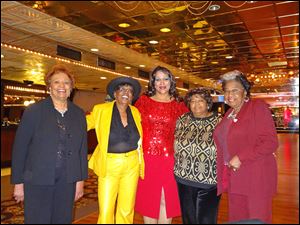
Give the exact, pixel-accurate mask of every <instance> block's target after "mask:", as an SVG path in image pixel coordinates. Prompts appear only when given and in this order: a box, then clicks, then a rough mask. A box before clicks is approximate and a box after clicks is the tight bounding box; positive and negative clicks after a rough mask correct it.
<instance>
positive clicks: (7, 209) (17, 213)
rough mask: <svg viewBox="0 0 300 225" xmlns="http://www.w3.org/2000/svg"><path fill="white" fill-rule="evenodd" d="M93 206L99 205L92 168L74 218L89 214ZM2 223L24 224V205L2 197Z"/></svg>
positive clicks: (76, 206)
mask: <svg viewBox="0 0 300 225" xmlns="http://www.w3.org/2000/svg"><path fill="white" fill-rule="evenodd" d="M2 188H3V187H2ZM91 206H92V207H93V208H95V207H97V176H96V175H95V174H94V173H93V172H92V171H91V170H90V171H89V178H88V179H87V180H86V181H85V186H84V196H83V197H82V198H81V199H80V200H79V201H77V202H76V203H75V207H74V219H79V218H80V217H82V216H84V215H87V214H89V213H90V212H88V211H89V210H91V209H90V208H91ZM1 224H24V210H23V207H22V206H21V204H17V203H16V201H15V200H14V199H13V198H10V199H3V200H2V199H1Z"/></svg>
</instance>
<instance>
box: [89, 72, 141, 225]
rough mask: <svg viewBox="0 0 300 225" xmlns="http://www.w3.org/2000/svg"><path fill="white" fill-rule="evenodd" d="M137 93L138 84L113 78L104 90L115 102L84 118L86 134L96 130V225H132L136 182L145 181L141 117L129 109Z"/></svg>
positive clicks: (93, 158) (93, 165)
mask: <svg viewBox="0 0 300 225" xmlns="http://www.w3.org/2000/svg"><path fill="white" fill-rule="evenodd" d="M140 91H141V86H140V84H139V82H138V81H137V80H134V79H132V78H129V77H120V78H116V79H114V80H112V81H111V82H110V83H109V84H108V86H107V92H108V94H109V95H110V97H111V98H113V99H115V100H114V101H112V102H108V103H103V104H99V105H95V106H94V108H93V110H92V112H91V114H89V115H87V125H88V130H90V129H95V131H96V136H97V140H98V145H97V147H96V149H95V151H94V153H93V154H92V156H91V159H90V160H89V168H91V169H92V170H94V172H95V174H96V175H97V176H98V201H99V217H98V222H97V223H98V224H99V223H100V224H113V223H117V224H132V223H133V216H134V204H135V195H136V189H137V183H138V178H139V176H140V177H141V178H142V179H143V178H144V158H143V155H142V153H143V151H142V149H141V143H142V126H141V117H140V113H139V111H138V110H137V108H135V107H134V106H132V105H131V102H132V100H135V99H137V98H138V96H139V93H140Z"/></svg>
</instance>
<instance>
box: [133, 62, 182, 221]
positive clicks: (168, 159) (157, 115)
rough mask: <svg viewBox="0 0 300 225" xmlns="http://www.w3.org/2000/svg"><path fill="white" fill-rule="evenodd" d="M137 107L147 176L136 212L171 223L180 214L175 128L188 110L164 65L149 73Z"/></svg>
mask: <svg viewBox="0 0 300 225" xmlns="http://www.w3.org/2000/svg"><path fill="white" fill-rule="evenodd" d="M135 106H136V107H137V108H138V110H139V111H140V113H141V116H142V127H143V150H144V160H145V178H144V180H141V179H139V183H138V189H137V194H136V203H135V204H136V206H135V209H136V211H137V212H139V213H140V214H142V215H143V217H144V223H146V224H149V223H151V224H156V223H160V224H161V223H164V224H166V223H171V222H172V217H176V216H180V214H181V213H180V203H179V198H178V192H177V185H176V182H175V178H174V174H173V167H174V148H173V143H174V131H175V125H176V120H177V118H178V117H179V116H180V115H182V114H183V113H185V112H187V111H188V108H187V107H186V106H185V105H184V103H183V102H179V101H178V94H177V91H176V85H175V79H174V76H173V75H172V73H171V72H170V71H169V70H168V69H167V68H164V67H160V66H158V67H156V68H155V69H154V71H153V72H152V74H151V76H150V81H149V85H148V92H147V93H146V95H142V96H141V97H140V98H139V99H138V101H137V102H136V104H135Z"/></svg>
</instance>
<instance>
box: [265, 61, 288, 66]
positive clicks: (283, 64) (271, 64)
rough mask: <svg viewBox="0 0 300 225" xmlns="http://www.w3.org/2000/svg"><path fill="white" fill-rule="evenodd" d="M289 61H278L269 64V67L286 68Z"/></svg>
mask: <svg viewBox="0 0 300 225" xmlns="http://www.w3.org/2000/svg"><path fill="white" fill-rule="evenodd" d="M286 65H287V61H278V62H268V66H269V67H274V66H286Z"/></svg>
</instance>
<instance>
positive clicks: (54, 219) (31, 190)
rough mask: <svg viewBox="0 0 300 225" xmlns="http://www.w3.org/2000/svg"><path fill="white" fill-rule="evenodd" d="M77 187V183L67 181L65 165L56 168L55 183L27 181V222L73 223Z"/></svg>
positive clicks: (25, 211) (25, 190) (25, 214)
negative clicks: (32, 182) (42, 183)
mask: <svg viewBox="0 0 300 225" xmlns="http://www.w3.org/2000/svg"><path fill="white" fill-rule="evenodd" d="M75 188H76V184H75V183H67V181H66V170H65V168H64V167H60V168H56V175H55V184H54V185H32V184H30V183H27V182H25V183H24V220H25V224H71V223H72V219H73V203H74V197H75Z"/></svg>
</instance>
